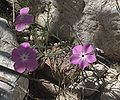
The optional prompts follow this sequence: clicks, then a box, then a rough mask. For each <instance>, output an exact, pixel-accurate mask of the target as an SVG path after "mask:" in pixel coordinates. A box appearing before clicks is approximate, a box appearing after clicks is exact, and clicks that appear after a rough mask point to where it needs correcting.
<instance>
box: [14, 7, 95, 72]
mask: <svg viewBox="0 0 120 100" xmlns="http://www.w3.org/2000/svg"><path fill="white" fill-rule="evenodd" d="M33 20H34V17H33V15H32V14H29V7H24V8H22V9H20V12H19V14H18V15H17V17H16V20H15V29H16V31H18V32H21V31H24V29H26V28H27V27H28V26H29V25H30V24H32V23H33ZM36 51H37V50H35V49H34V48H31V47H30V44H29V43H28V42H24V43H22V44H21V45H20V46H19V47H18V48H15V49H14V50H13V51H12V60H13V61H14V62H15V64H14V68H15V70H16V71H17V72H20V73H23V72H25V71H28V72H31V71H34V70H35V69H36V68H37V67H38V62H37V60H36V57H37V52H36ZM95 61H96V56H95V54H94V48H93V46H92V45H90V44H81V45H76V46H74V48H73V49H72V55H71V57H70V62H71V64H75V65H79V68H81V69H82V70H84V69H85V68H86V67H89V64H92V63H94V62H95Z"/></svg>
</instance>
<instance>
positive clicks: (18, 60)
mask: <svg viewBox="0 0 120 100" xmlns="http://www.w3.org/2000/svg"><path fill="white" fill-rule="evenodd" d="M36 57H37V50H36V49H34V48H31V47H30V44H29V43H28V42H24V43H22V44H20V46H19V47H18V48H15V49H13V51H12V60H13V61H14V62H15V64H14V68H15V70H16V71H17V72H19V73H23V72H25V71H28V72H32V71H34V70H36V68H37V67H38V62H37V60H36Z"/></svg>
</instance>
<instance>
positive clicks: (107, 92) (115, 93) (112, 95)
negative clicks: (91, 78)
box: [101, 68, 120, 100]
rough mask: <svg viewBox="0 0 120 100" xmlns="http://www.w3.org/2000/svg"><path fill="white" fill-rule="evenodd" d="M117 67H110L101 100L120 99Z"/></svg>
mask: <svg viewBox="0 0 120 100" xmlns="http://www.w3.org/2000/svg"><path fill="white" fill-rule="evenodd" d="M117 75H118V72H117V71H116V69H112V68H110V69H109V70H108V73H107V75H106V78H105V87H104V90H103V92H102V94H101V100H120V81H119V76H118V77H116V78H115V76H117Z"/></svg>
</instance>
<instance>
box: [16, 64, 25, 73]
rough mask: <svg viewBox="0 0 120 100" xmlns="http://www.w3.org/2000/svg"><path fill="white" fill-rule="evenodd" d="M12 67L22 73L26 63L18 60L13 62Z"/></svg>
mask: <svg viewBox="0 0 120 100" xmlns="http://www.w3.org/2000/svg"><path fill="white" fill-rule="evenodd" d="M14 68H15V70H16V71H17V72H19V73H23V72H25V70H26V65H25V64H24V63H22V62H19V63H15V64H14Z"/></svg>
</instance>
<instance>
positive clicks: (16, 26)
mask: <svg viewBox="0 0 120 100" xmlns="http://www.w3.org/2000/svg"><path fill="white" fill-rule="evenodd" d="M25 28H26V25H25V24H16V25H15V29H16V30H17V31H19V32H20V31H23V30H24V29H25Z"/></svg>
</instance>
